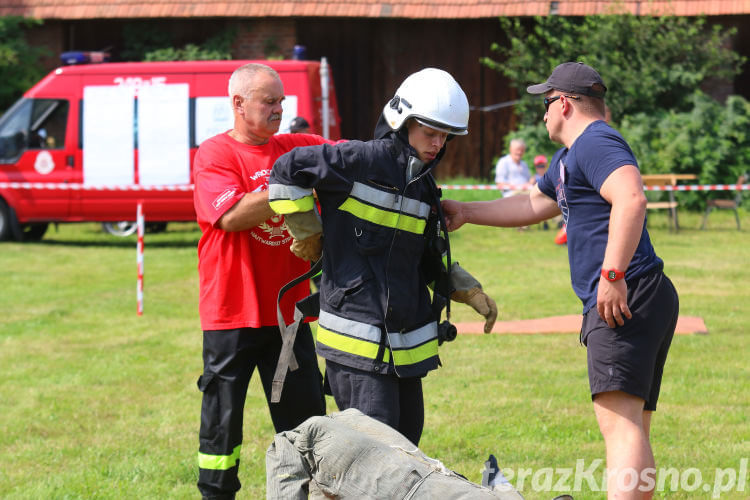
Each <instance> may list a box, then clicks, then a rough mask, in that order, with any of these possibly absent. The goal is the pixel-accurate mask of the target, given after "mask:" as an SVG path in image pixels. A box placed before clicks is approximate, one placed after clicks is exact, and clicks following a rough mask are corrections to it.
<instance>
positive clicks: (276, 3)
mask: <svg viewBox="0 0 750 500" xmlns="http://www.w3.org/2000/svg"><path fill="white" fill-rule="evenodd" d="M617 3H619V4H621V5H622V6H624V7H625V8H626V9H627V10H628V11H629V12H631V13H633V14H674V15H679V16H696V15H701V14H705V15H710V16H718V15H731V14H748V13H750V0H620V1H619V2H615V1H612V0H607V1H594V0H559V1H549V0H547V1H537V0H349V1H343V0H308V1H305V0H150V1H149V0H3V1H2V4H0V16H8V15H17V16H24V17H35V18H40V19H101V18H165V17H168V18H187V17H360V18H368V17H369V18H406V19H477V18H489V17H499V16H534V15H549V14H559V15H571V16H578V15H587V14H603V13H607V12H609V11H610V9H611V8H612V6H613V5H614V4H617Z"/></svg>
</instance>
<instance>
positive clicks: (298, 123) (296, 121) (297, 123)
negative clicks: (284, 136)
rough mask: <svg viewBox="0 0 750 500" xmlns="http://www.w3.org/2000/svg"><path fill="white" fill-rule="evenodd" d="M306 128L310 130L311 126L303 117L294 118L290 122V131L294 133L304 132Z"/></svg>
mask: <svg viewBox="0 0 750 500" xmlns="http://www.w3.org/2000/svg"><path fill="white" fill-rule="evenodd" d="M306 128H310V124H309V123H307V120H305V119H304V118H302V117H301V116H297V117H295V118H292V121H291V122H289V131H290V132H292V133H295V132H297V131H299V130H304V129H306Z"/></svg>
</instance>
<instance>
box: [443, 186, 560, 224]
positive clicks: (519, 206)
mask: <svg viewBox="0 0 750 500" xmlns="http://www.w3.org/2000/svg"><path fill="white" fill-rule="evenodd" d="M443 210H444V211H445V218H446V222H447V224H448V229H449V230H451V231H454V230H456V229H458V228H459V227H461V226H462V225H463V224H465V223H470V224H479V225H483V226H497V227H518V226H528V225H530V224H536V223H537V222H541V221H543V220H547V219H549V218H550V217H554V216H555V215H558V214H559V213H560V208H559V207H558V206H557V202H556V201H555V200H553V199H552V198H550V197H549V196H547V195H546V194H544V193H542V192H541V191H540V190H539V187H538V186H534V187H533V188H531V191H530V192H529V193H528V194H527V193H521V194H517V195H515V196H510V197H508V198H500V199H497V200H493V201H471V202H465V203H460V202H457V201H453V200H445V201H444V202H443Z"/></svg>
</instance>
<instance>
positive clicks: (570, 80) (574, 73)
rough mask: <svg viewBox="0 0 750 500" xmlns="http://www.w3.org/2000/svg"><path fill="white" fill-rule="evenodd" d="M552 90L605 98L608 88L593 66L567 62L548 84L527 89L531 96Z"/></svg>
mask: <svg viewBox="0 0 750 500" xmlns="http://www.w3.org/2000/svg"><path fill="white" fill-rule="evenodd" d="M550 90H559V91H560V92H570V93H571V94H581V95H588V96H591V97H604V94H605V93H606V92H607V87H606V86H605V85H604V82H603V81H602V77H601V76H599V73H597V72H596V70H595V69H594V68H592V67H591V66H587V65H585V64H583V63H582V62H566V63H562V64H560V65H559V66H557V67H556V68H555V69H554V71H552V74H551V75H549V78H547V81H546V82H544V83H539V84H537V85H530V86H529V87H527V88H526V92H528V93H529V94H545V93H547V92H549V91H550Z"/></svg>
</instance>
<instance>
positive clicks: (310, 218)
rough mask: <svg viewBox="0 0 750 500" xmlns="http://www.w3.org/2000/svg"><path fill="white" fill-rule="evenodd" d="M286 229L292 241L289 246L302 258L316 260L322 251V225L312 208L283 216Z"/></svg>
mask: <svg viewBox="0 0 750 500" xmlns="http://www.w3.org/2000/svg"><path fill="white" fill-rule="evenodd" d="M284 222H285V223H286V228H287V231H289V234H291V235H292V238H294V241H292V246H291V247H290V248H289V249H290V250H291V251H292V253H293V254H294V255H296V256H297V257H299V258H300V259H303V260H309V261H313V262H314V261H316V260H318V259H319V258H320V256H321V254H322V253H323V240H322V236H323V225H322V224H321V223H320V219H318V216H317V215H316V214H315V212H314V211H313V210H308V211H307V212H295V213H292V214H286V215H285V216H284Z"/></svg>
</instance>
